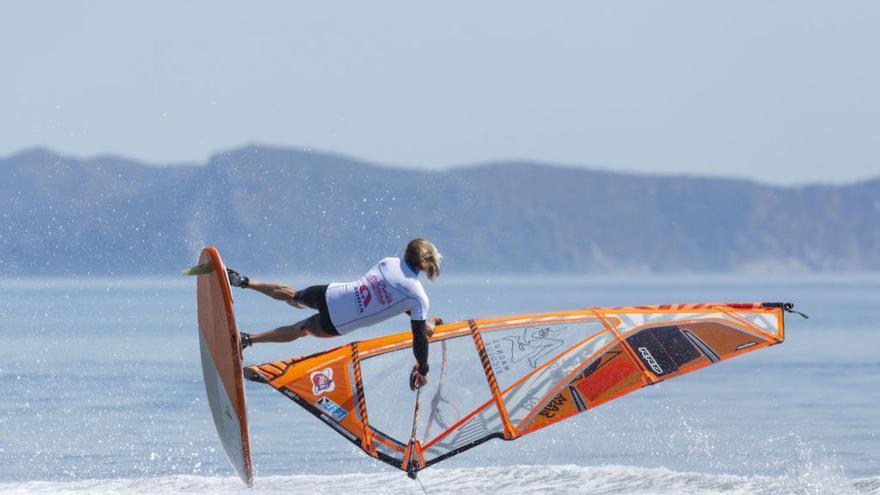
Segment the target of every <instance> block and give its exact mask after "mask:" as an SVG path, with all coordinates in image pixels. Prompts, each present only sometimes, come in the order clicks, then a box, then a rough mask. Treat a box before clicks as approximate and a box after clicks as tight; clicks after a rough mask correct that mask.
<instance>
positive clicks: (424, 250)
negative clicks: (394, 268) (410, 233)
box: [403, 239, 443, 280]
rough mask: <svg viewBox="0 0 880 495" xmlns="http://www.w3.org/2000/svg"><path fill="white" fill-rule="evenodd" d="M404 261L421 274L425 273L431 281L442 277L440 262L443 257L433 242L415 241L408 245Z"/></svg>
mask: <svg viewBox="0 0 880 495" xmlns="http://www.w3.org/2000/svg"><path fill="white" fill-rule="evenodd" d="M403 259H404V260H406V262H407V263H409V264H410V265H412V266H413V268H415V269H416V270H418V271H420V272H425V275H427V276H428V279H429V280H434V278H436V277H437V276H438V275H440V260H442V259H443V255H442V254H440V251H437V247H436V246H434V244H433V243H432V242H431V241H426V240H425V239H413V240H411V241H409V244H407V245H406V253H405V254H404V255H403Z"/></svg>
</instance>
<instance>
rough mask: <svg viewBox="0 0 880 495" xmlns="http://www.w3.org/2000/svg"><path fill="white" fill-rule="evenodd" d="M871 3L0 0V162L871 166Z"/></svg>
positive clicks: (877, 123)
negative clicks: (40, 153) (333, 156)
mask: <svg viewBox="0 0 880 495" xmlns="http://www.w3.org/2000/svg"><path fill="white" fill-rule="evenodd" d="M877 26H880V2H874V1H861V2H859V1H846V0H844V1H838V2H828V1H813V0H797V1H790V0H773V1H768V0H760V1H756V0H742V1H727V2H718V1H707V0H696V1H677V0H676V1H663V2H658V1H656V0H654V1H649V0H632V1H623V2H588V1H557V2H534V1H531V2H520V1H511V0H504V1H494V0H493V1H478V2H474V1H458V0H449V1H444V2H413V1H385V0H371V1H366V2H365V1H335V2H295V1H285V2H280V1H279V2H276V1H262V2H227V1H186V2H181V1H151V2H137V3H135V2H118V1H107V0H102V1H78V0H65V1H57V2H45V1H28V2H15V1H5V2H2V3H0V156H7V155H11V154H13V153H16V152H19V151H21V150H23V149H25V148H29V147H34V146H46V147H49V148H51V149H53V150H56V151H59V152H62V153H65V154H70V155H75V156H84V157H88V156H94V155H103V154H119V155H124V156H127V157H131V158H136V159H141V160H146V161H149V162H153V163H171V162H173V163H180V162H204V161H205V160H207V158H208V157H209V156H210V155H211V154H213V153H216V152H218V151H222V150H225V149H230V148H234V147H237V146H241V145H243V144H249V143H257V144H267V145H276V146H289V147H298V148H308V149H316V150H322V151H329V152H336V153H342V154H346V155H349V156H353V157H357V158H361V159H365V160H369V161H374V162H379V163H385V164H390V165H399V166H406V167H423V168H446V167H450V166H458V165H466V164H473V163H477V162H487V161H497V160H508V159H524V160H539V161H545V162H551V163H561V164H568V165H576V166H589V167H592V168H604V169H611V170H618V171H635V172H642V173H651V174H654V173H660V174H689V175H713V176H730V177H746V178H752V179H758V180H761V181H763V182H771V183H781V184H800V183H810V182H835V183H841V182H852V181H856V180H861V179H864V178H869V177H877V176H880V64H878V63H877V58H878V47H880V29H878V28H877Z"/></svg>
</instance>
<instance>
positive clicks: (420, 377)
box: [410, 320, 433, 388]
mask: <svg viewBox="0 0 880 495" xmlns="http://www.w3.org/2000/svg"><path fill="white" fill-rule="evenodd" d="M411 323H412V334H413V343H412V348H413V354H414V355H415V356H416V363H417V364H416V366H418V374H417V375H416V377H415V380H414V383H412V384H410V386H413V385H414V387H413V388H419V387H421V386H422V385H424V384H426V383H428V335H429V333H428V328H427V327H428V325H427V323H426V322H425V320H411ZM431 326H432V327H433V325H431ZM432 330H433V328H432ZM432 333H433V332H432Z"/></svg>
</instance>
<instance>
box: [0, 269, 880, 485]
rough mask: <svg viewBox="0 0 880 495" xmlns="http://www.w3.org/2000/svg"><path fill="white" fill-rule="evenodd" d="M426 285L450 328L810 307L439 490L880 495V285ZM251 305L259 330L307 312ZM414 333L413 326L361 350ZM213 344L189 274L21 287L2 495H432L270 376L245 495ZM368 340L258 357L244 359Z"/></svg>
mask: <svg viewBox="0 0 880 495" xmlns="http://www.w3.org/2000/svg"><path fill="white" fill-rule="evenodd" d="M276 278H280V279H281V280H283V281H286V282H288V283H291V284H292V285H294V286H298V287H302V286H305V285H309V284H312V283H318V282H326V281H329V280H332V279H340V280H341V279H343V278H340V277H313V278H307V279H304V278H300V277H297V276H295V275H291V276H277V275H276ZM426 288H427V290H428V293H429V295H430V296H431V303H432V313H434V314H436V315H439V316H441V317H443V318H444V319H446V320H447V321H453V320H458V319H466V318H472V317H483V316H500V315H508V314H517V313H527V312H539V311H552V310H563V309H573V308H582V307H587V306H618V305H632V304H662V303H677V302H708V301H749V302H751V301H758V302H761V301H793V302H795V303H796V304H797V308H798V309H800V310H802V311H804V312H806V313H807V314H809V315H810V319H809V320H804V319H802V318H800V317H799V316H796V315H786V341H785V343H784V344H782V345H779V346H775V347H771V348H768V349H763V350H760V351H758V352H755V353H750V354H748V355H746V356H741V357H738V358H734V359H732V360H730V361H726V362H723V363H719V364H717V365H714V366H712V367H709V368H707V369H704V370H700V371H698V372H696V373H692V374H689V375H686V376H683V377H679V378H675V379H673V380H670V381H668V382H665V383H661V384H659V385H657V386H654V387H649V388H646V389H642V390H639V391H637V392H635V393H633V394H630V395H628V396H626V397H623V398H621V399H618V400H616V401H613V402H611V403H608V404H605V405H602V406H601V407H598V408H596V409H594V410H592V411H589V412H587V413H584V414H581V415H579V416H576V417H575V418H573V419H570V420H567V421H564V422H562V423H559V424H557V425H554V426H551V427H549V428H547V429H545V430H542V431H539V432H537V433H535V434H532V435H529V436H526V437H524V438H521V439H518V440H516V441H513V442H502V441H497V440H495V441H490V442H487V443H485V444H483V445H481V446H479V447H477V448H474V449H472V450H470V451H467V452H464V453H462V454H460V455H458V456H456V457H453V458H451V459H449V460H447V461H444V462H442V463H440V464H438V465H437V466H435V467H432V468H429V469H427V470H425V471H423V472H422V473H420V479H421V480H422V482H423V484H424V485H425V489H426V490H427V491H428V493H548V492H555V493H608V494H611V493H614V494H628V493H632V494H636V493H655V494H667V493H668V494H704V493H705V494H710V493H731V494H750V493H757V494H778V493H782V494H788V493H791V494H795V493H809V494H814V493H815V494H819V493H874V494H877V493H880V358H878V353H880V314H878V312H880V276H877V275H863V276H834V277H829V276H799V277H750V276H687V277H631V276H630V277H622V278H613V277H591V276H566V277H546V276H531V277H498V276H487V277H481V276H469V277H461V276H459V277H456V276H444V277H441V278H440V279H439V280H438V281H436V282H434V283H427V282H426ZM234 295H235V298H236V313H237V318H238V322H239V326H240V327H241V328H242V330H244V331H258V330H264V329H268V328H272V327H274V326H278V325H282V324H289V323H291V322H293V321H296V320H298V319H300V318H303V317H306V316H308V314H309V313H308V312H307V311H304V310H297V309H294V308H292V307H290V306H287V305H286V304H283V303H280V302H277V301H273V300H270V299H268V298H266V297H264V296H261V295H259V294H256V293H254V292H252V291H241V290H238V289H236V290H235V292H234ZM407 327H408V325H407V322H406V319H405V318H403V317H400V318H398V319H395V320H392V321H390V322H387V323H385V324H383V325H380V326H377V327H375V328H371V329H367V330H361V331H358V332H356V333H355V334H353V335H351V339H364V338H369V337H374V336H378V335H381V334H383V333H387V332H392V331H401V330H405V329H406V328H407ZM196 332H197V325H196V311H195V281H194V279H192V278H183V277H178V278H148V279H124V278H123V279H96V278H83V279H73V278H68V279H16V280H6V281H4V284H3V286H2V287H0V492H10V493H106V492H127V493H163V492H180V491H185V492H189V493H215V492H236V491H241V492H243V493H244V492H247V493H254V492H259V493H262V492H266V493H268V492H278V491H281V490H283V491H286V492H291V493H306V492H307V493H328V494H329V493H334V494H335V493H345V492H355V491H358V492H361V493H393V494H401V493H421V490H422V489H421V488H420V487H419V486H418V485H417V484H415V483H414V482H412V481H410V480H408V479H407V478H406V477H405V475H404V474H403V473H401V472H400V471H396V470H394V469H391V468H390V467H388V466H386V465H385V464H383V463H381V462H378V461H376V460H373V459H371V458H369V457H367V456H366V455H364V454H363V453H362V452H360V451H359V450H358V449H357V448H355V447H354V446H352V445H351V444H350V443H349V442H348V441H346V440H345V439H343V438H342V437H341V436H339V435H338V434H337V433H335V432H334V431H332V430H331V429H329V428H328V427H327V426H326V425H324V424H323V423H321V422H320V421H318V420H317V419H315V418H314V417H313V416H311V415H310V414H308V413H306V412H305V411H303V410H302V409H301V408H299V406H297V405H296V404H294V403H293V402H291V401H290V400H288V399H287V398H285V397H284V396H282V395H281V394H278V393H277V392H275V391H274V390H272V389H271V388H269V387H266V386H265V385H262V384H255V383H248V384H247V399H248V412H249V415H250V427H251V443H252V450H253V458H254V468H255V472H256V484H255V486H254V489H253V490H250V491H249V490H247V489H246V488H244V485H243V484H241V482H240V481H238V479H237V478H235V477H233V475H232V471H231V468H230V467H229V465H228V463H227V461H226V459H225V456H224V454H223V451H222V448H221V447H220V444H219V442H218V440H217V436H216V433H215V431H214V426H213V423H212V420H211V415H210V413H209V411H208V405H207V403H206V400H205V397H204V390H203V386H202V378H201V369H200V365H199V355H198V352H199V351H198V337H197V334H196ZM351 339H344V338H339V339H328V340H319V339H302V340H300V341H297V342H294V343H289V344H274V345H259V346H256V347H255V348H253V349H250V350H249V351H248V352H247V354H246V361H247V362H249V363H257V362H265V361H270V360H277V359H284V358H288V357H293V356H298V355H303V354H308V353H311V352H315V351H317V350H321V349H327V348H330V347H335V346H337V345H340V344H341V343H343V342H344V341H346V340H351ZM388 386H399V387H401V389H402V390H404V389H405V387H406V386H407V385H406V384H405V383H400V384H389V385H388ZM402 393H408V392H402Z"/></svg>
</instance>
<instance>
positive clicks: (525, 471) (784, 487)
mask: <svg viewBox="0 0 880 495" xmlns="http://www.w3.org/2000/svg"><path fill="white" fill-rule="evenodd" d="M826 474H827V473H826ZM419 478H420V479H421V481H422V483H423V484H424V486H425V489H426V491H427V492H428V493H429V494H431V495H445V494H450V495H451V494H457V495H458V494H470V493H473V494H486V493H498V494H540V495H546V494H547V493H556V494H565V493H589V494H608V495H611V494H614V495H627V494H633V495H635V494H639V495H667V494H668V495H709V494H725V495H747V494H757V495H764V494H766V495H788V494H791V495H795V494H797V495H801V494H810V495H813V494H815V495H820V494H839V495H848V494H853V495H875V494H880V477H873V478H863V479H857V480H848V479H846V478H843V477H840V476H837V475H836V474H834V473H830V474H829V475H828V476H826V477H822V476H820V475H819V474H818V473H816V472H811V473H804V475H803V476H796V475H790V476H782V477H770V476H737V475H725V474H721V475H719V474H704V473H688V472H676V471H672V470H669V469H665V468H650V469H649V468H640V467H628V466H598V467H582V466H573V465H568V466H559V465H549V466H548V465H535V466H504V467H485V468H460V469H442V468H437V469H428V470H426V471H423V472H422V473H421V474H420V476H419ZM0 493H9V494H17V493H28V494H31V493H52V494H82V493H89V494H104V493H126V494H151V495H153V494H158V495H161V494H164V493H187V494H200V493H242V494H248V495H257V494H262V493H267V494H277V493H309V494H311V495H324V494H326V495H338V494H339V493H360V494H393V495H403V494H419V493H422V491H421V488H420V487H419V485H418V484H417V483H416V482H414V481H410V480H409V479H407V478H406V476H405V475H403V474H402V473H400V474H398V473H381V474H367V473H358V474H340V475H332V476H331V475H292V476H266V477H260V476H258V477H257V479H256V483H255V484H254V487H253V488H252V489H248V488H246V487H245V486H244V484H242V483H241V482H240V481H239V480H238V479H237V478H232V477H201V476H188V475H179V476H168V477H161V478H145V479H115V480H82V481H72V482H54V481H28V482H20V483H0Z"/></svg>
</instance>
